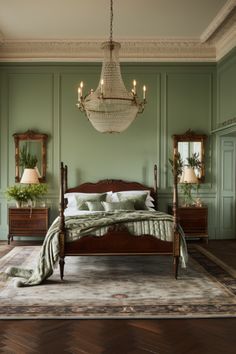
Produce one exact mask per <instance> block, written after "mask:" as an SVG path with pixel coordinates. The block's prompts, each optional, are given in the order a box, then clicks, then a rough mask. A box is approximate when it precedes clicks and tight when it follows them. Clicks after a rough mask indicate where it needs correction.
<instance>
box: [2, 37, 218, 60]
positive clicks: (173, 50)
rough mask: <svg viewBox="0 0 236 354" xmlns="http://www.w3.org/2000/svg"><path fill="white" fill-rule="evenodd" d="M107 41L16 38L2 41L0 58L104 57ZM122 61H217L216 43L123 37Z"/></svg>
mask: <svg viewBox="0 0 236 354" xmlns="http://www.w3.org/2000/svg"><path fill="white" fill-rule="evenodd" d="M102 42H103V41H98V40H91V41H75V40H74V41H65V40H53V41H40V40H37V41H36V40H34V41H14V40H5V41H3V42H2V45H1V52H0V61H2V62H3V61H4V62H6V61H46V62H47V61H78V62H84V61H93V62H96V61H101V60H102V58H103V51H102V50H101V44H102ZM120 43H121V51H120V58H121V61H138V62H140V61H170V62H171V61H172V62H174V61H200V62H201V61H203V62H204V61H215V56H216V51H215V48H214V46H213V45H212V44H208V43H201V42H200V41H199V40H187V39H157V40H153V39H152V40H135V41H133V40H132V41H131V40H130V41H129V40H126V41H121V42H120Z"/></svg>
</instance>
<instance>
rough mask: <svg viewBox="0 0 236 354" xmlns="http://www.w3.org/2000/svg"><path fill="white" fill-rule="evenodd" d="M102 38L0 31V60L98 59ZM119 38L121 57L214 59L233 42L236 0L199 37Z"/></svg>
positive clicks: (229, 3) (225, 51) (170, 59)
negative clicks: (24, 36) (18, 35)
mask: <svg viewBox="0 0 236 354" xmlns="http://www.w3.org/2000/svg"><path fill="white" fill-rule="evenodd" d="M117 40H118V41H119V39H117ZM102 42H103V41H101V40H79V41H78V40H47V41H45V40H25V41H20V40H7V39H5V40H4V37H3V36H2V35H1V33H0V48H1V50H0V61H1V62H19V61H24V62H27V61H28V62H29V61H37V62H38V61H44V62H50V61H54V62H55V61H58V62H73V61H76V62H96V61H102V58H103V51H102V50H101V44H102ZM119 42H120V43H121V51H120V58H121V61H127V62H129V61H136V62H215V61H218V60H219V59H221V58H222V57H223V56H224V55H226V54H227V53H228V52H229V51H230V50H231V49H232V48H234V47H235V46H236V0H228V1H227V3H226V4H225V5H224V6H223V8H222V9H221V10H220V11H219V12H218V14H217V15H216V17H215V18H214V20H213V21H212V22H211V23H210V25H209V26H208V27H207V29H206V30H205V31H204V32H203V33H202V35H201V36H200V38H197V39H196V38H195V39H193V38H192V39H187V38H156V39H148V38H147V39H143V40H136V39H135V40H121V41H119Z"/></svg>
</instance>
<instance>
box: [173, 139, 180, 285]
mask: <svg viewBox="0 0 236 354" xmlns="http://www.w3.org/2000/svg"><path fill="white" fill-rule="evenodd" d="M177 163H178V149H177V143H176V141H174V156H173V175H174V190H173V215H174V242H173V256H174V274H175V279H177V277H178V267H179V256H180V234H179V232H178V213H177V211H178V174H177Z"/></svg>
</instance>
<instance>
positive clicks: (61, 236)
mask: <svg viewBox="0 0 236 354" xmlns="http://www.w3.org/2000/svg"><path fill="white" fill-rule="evenodd" d="M64 174H65V169H64V165H63V162H61V169H60V204H59V213H60V214H59V215H60V225H59V247H60V252H59V257H60V260H59V265H60V275H61V280H63V276H64V265H65V261H64V258H65V216H64V209H65V201H64V186H65V183H64Z"/></svg>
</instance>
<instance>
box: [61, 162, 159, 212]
mask: <svg viewBox="0 0 236 354" xmlns="http://www.w3.org/2000/svg"><path fill="white" fill-rule="evenodd" d="M61 189H62V190H63V198H64V193H68V192H81V193H105V192H109V191H112V192H119V191H131V190H150V194H151V196H152V197H153V199H154V204H155V208H156V209H157V165H155V166H154V186H153V187H151V188H150V187H148V186H146V185H143V184H141V183H138V182H127V181H123V180H119V179H105V180H102V181H98V182H96V183H90V182H88V183H83V184H81V185H79V186H76V187H73V188H68V168H67V166H64V164H63V163H61Z"/></svg>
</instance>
